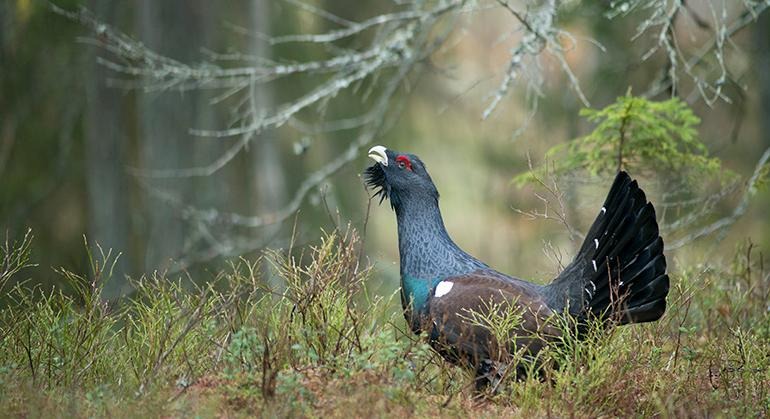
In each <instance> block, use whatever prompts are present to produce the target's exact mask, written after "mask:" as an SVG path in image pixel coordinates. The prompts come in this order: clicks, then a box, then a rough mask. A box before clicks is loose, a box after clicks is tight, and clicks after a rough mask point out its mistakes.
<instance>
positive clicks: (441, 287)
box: [433, 281, 454, 298]
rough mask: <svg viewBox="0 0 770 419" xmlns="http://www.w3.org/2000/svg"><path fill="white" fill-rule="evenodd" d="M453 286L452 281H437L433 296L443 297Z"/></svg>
mask: <svg viewBox="0 0 770 419" xmlns="http://www.w3.org/2000/svg"><path fill="white" fill-rule="evenodd" d="M453 286H454V283H453V282H449V281H441V282H439V283H438V285H436V293H435V294H433V296H434V297H436V298H439V297H443V296H445V295H447V294H449V291H452V287H453Z"/></svg>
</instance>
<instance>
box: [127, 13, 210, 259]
mask: <svg viewBox="0 0 770 419" xmlns="http://www.w3.org/2000/svg"><path fill="white" fill-rule="evenodd" d="M212 5H215V4H214V3H212V2H209V1H207V0H164V1H157V0H144V1H142V2H141V4H140V6H139V28H140V33H141V39H142V40H143V41H144V42H145V43H146V44H147V45H148V47H149V48H151V49H154V50H156V51H157V52H159V53H161V54H164V55H168V56H170V57H172V58H175V59H178V60H180V61H182V62H190V63H193V62H199V61H201V55H200V51H201V48H204V47H205V46H206V44H207V42H206V41H207V38H208V36H209V35H210V32H211V30H210V27H211V26H212V24H217V23H219V22H216V20H215V19H213V18H212V9H214V8H215V7H213V6H212ZM203 97H204V94H203V93H201V92H199V91H186V92H178V91H173V90H171V91H163V92H143V93H141V95H140V100H139V103H138V106H139V111H138V115H139V119H140V121H141V122H140V127H139V138H140V140H139V141H140V144H141V146H140V156H141V157H140V158H141V160H142V162H141V168H142V169H145V170H156V169H161V170H167V169H179V168H186V167H190V166H193V165H195V163H196V160H197V159H196V155H197V154H198V153H196V152H195V148H196V147H195V144H196V142H197V141H199V140H198V139H195V138H192V137H191V136H190V135H189V133H188V132H189V129H190V128H191V127H200V126H201V124H200V122H201V121H211V120H212V119H213V118H212V117H211V114H212V108H211V107H210V106H208V104H207V103H205V101H204V100H202V98H203ZM209 157H210V156H209ZM146 180H147V183H148V186H149V187H150V188H153V189H154V190H155V192H156V193H160V194H168V195H169V197H170V198H172V199H174V200H180V201H181V202H183V203H191V202H192V201H191V197H192V196H194V195H196V194H197V193H200V194H204V192H203V191H196V190H194V187H193V186H194V185H195V182H194V179H190V178H169V179H151V178H148V179H146ZM147 199H148V200H147V204H146V205H145V213H144V214H145V221H146V228H147V245H146V252H145V267H146V269H148V270H153V269H163V268H166V267H168V266H169V261H170V259H171V258H177V257H180V256H181V255H182V254H184V253H185V248H184V246H185V238H186V235H187V234H188V232H187V231H186V227H185V224H184V220H183V219H182V214H180V213H179V210H178V209H176V208H174V207H173V206H172V205H170V204H169V202H167V201H166V200H164V199H158V197H157V195H155V194H153V193H151V194H149V195H148V198H147Z"/></svg>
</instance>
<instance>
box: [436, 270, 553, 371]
mask: <svg viewBox="0 0 770 419" xmlns="http://www.w3.org/2000/svg"><path fill="white" fill-rule="evenodd" d="M442 283H444V284H443V285H442ZM442 283H439V285H437V286H436V288H435V289H434V290H432V293H431V297H430V299H429V315H428V318H427V319H426V320H427V321H428V322H429V323H430V324H426V325H424V327H423V330H430V331H431V341H432V343H433V345H434V347H436V349H437V350H439V352H440V353H441V354H442V355H444V356H445V357H446V358H447V359H449V360H451V361H453V362H460V363H466V362H468V363H470V366H473V367H476V366H478V365H479V363H480V362H481V361H484V360H491V361H495V362H506V361H508V360H510V359H511V356H512V355H513V354H516V353H517V351H520V352H519V353H520V354H523V355H525V356H534V355H536V354H537V353H538V352H539V351H540V350H541V349H542V348H543V347H544V346H545V345H546V344H547V343H548V341H550V340H553V339H554V338H556V337H558V336H560V330H559V329H558V328H557V327H555V325H554V324H553V318H552V316H553V312H552V311H551V310H550V309H549V308H548V307H547V306H546V304H545V302H544V301H543V300H542V297H541V296H540V295H538V294H537V293H536V292H535V291H534V290H533V289H531V287H528V286H527V285H525V284H521V285H519V284H517V283H516V282H513V281H503V280H501V279H500V278H498V277H497V276H495V275H492V274H490V273H485V272H475V273H470V274H466V275H462V276H455V277H449V278H446V279H445V280H444V281H442ZM447 283H451V288H450V286H449V285H447ZM448 288H449V289H448ZM447 289H448V291H447ZM505 323H507V324H508V325H509V326H508V327H501V326H502V325H503V324H505Z"/></svg>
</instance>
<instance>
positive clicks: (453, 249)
mask: <svg viewBox="0 0 770 419" xmlns="http://www.w3.org/2000/svg"><path fill="white" fill-rule="evenodd" d="M395 209H396V218H397V221H398V250H399V253H400V257H401V281H402V283H401V285H402V288H403V292H404V297H405V299H406V301H405V303H407V302H408V300H410V299H411V300H413V301H412V304H413V305H414V308H415V309H418V310H419V309H420V308H421V307H422V306H423V305H424V303H425V302H426V301H427V299H428V292H429V290H430V289H431V288H432V287H433V286H435V284H436V283H437V282H438V281H441V280H442V279H443V278H446V277H447V276H451V275H461V274H465V273H469V272H472V271H474V270H476V269H480V268H484V267H486V265H484V264H483V263H481V262H479V261H478V260H476V259H475V258H473V257H471V256H470V255H468V254H467V253H465V252H464V251H462V249H460V248H459V247H458V246H457V245H456V244H455V243H454V241H452V239H451V238H450V237H449V233H447V231H446V228H445V227H444V220H443V219H442V218H441V211H440V209H439V206H438V200H437V199H433V198H426V199H415V200H402V201H401V204H400V205H399V206H398V207H396V208H395Z"/></svg>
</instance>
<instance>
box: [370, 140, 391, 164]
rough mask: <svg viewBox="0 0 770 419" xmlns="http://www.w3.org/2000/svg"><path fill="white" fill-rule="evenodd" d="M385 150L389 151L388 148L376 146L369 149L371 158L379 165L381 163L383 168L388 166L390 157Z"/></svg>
mask: <svg viewBox="0 0 770 419" xmlns="http://www.w3.org/2000/svg"><path fill="white" fill-rule="evenodd" d="M385 150H387V148H385V147H383V146H381V145H376V146H374V147H372V148H370V149H369V157H371V158H372V160H374V161H376V162H377V163H380V164H382V165H383V166H387V165H388V155H387V154H385Z"/></svg>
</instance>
